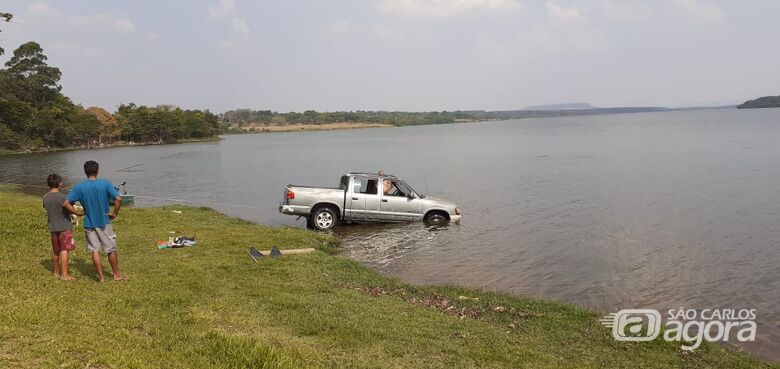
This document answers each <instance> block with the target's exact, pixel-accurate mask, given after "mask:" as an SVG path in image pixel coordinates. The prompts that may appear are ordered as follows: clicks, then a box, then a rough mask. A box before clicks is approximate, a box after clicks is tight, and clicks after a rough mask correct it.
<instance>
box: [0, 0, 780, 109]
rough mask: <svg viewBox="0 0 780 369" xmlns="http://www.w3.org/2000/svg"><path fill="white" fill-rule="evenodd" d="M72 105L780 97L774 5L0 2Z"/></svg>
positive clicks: (336, 105)
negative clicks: (54, 70)
mask: <svg viewBox="0 0 780 369" xmlns="http://www.w3.org/2000/svg"><path fill="white" fill-rule="evenodd" d="M3 11H6V12H11V13H13V14H14V22H13V23H10V24H5V23H0V30H2V33H0V45H2V46H3V47H4V48H5V49H6V55H4V56H0V61H2V62H5V61H6V60H7V59H8V58H9V57H10V54H11V52H12V50H13V49H15V48H16V47H17V46H18V45H20V44H22V43H23V42H26V41H31V40H33V41H37V42H38V43H40V44H41V46H42V47H43V49H44V52H45V54H46V55H48V57H49V63H50V64H51V65H53V66H56V67H59V68H60V69H61V70H62V72H63V77H62V81H61V82H62V86H63V92H64V93H65V94H66V95H68V96H70V97H71V98H72V99H73V101H74V102H76V103H79V104H82V105H84V106H101V107H104V108H106V109H108V110H112V111H113V110H115V109H116V107H117V106H118V105H119V104H122V103H129V102H135V103H137V104H145V105H157V104H173V105H178V106H181V107H183V108H189V109H210V110H211V111H214V112H222V111H225V110H229V109H235V108H251V109H257V110H265V109H269V110H274V111H279V112H288V111H304V110H307V109H315V110H318V111H337V110H403V111H441V110H449V111H451V110H470V109H485V110H509V109H520V108H523V107H525V106H529V105H541V104H556V103H574V102H589V103H591V104H593V105H595V106H669V107H679V106H689V105H717V104H732V103H740V102H743V101H744V100H747V99H750V98H754V97H758V96H763V95H778V94H780V73H778V72H777V66H778V65H780V48H778V47H776V43H777V35H778V34H780V22H778V21H777V15H778V14H780V1H777V0H750V1H744V0H743V1H736V0H579V1H576V0H550V1H537V0H330V1H325V0H279V1H262V0H256V1H249V0H245V1H242V0H203V1H201V0H186V1H185V0H178V1H164V0H155V1H151V0H134V1H117V0H102V1H96V0H91V1H88V0H68V1H64V0H59V1H55V0H49V1H15V0H10V1H8V0H5V1H2V2H0V12H3Z"/></svg>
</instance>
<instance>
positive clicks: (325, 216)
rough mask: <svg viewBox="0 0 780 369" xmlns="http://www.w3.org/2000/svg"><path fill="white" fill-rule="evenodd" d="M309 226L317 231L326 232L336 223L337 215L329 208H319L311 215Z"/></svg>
mask: <svg viewBox="0 0 780 369" xmlns="http://www.w3.org/2000/svg"><path fill="white" fill-rule="evenodd" d="M310 222H311V225H312V226H313V227H314V229H316V230H318V231H327V230H331V229H333V227H335V226H336V223H338V215H336V212H335V211H333V209H331V208H329V207H321V208H317V209H315V210H314V212H312V213H311V218H310Z"/></svg>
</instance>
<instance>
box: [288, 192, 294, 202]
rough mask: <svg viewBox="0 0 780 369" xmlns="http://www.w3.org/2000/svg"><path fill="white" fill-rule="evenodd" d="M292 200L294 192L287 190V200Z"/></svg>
mask: <svg viewBox="0 0 780 369" xmlns="http://www.w3.org/2000/svg"><path fill="white" fill-rule="evenodd" d="M293 199H295V192H292V191H290V190H287V200H293Z"/></svg>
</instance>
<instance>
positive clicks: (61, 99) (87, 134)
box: [0, 42, 220, 150]
mask: <svg viewBox="0 0 780 369" xmlns="http://www.w3.org/2000/svg"><path fill="white" fill-rule="evenodd" d="M46 60H47V57H46V55H44V53H43V49H42V48H41V46H40V45H39V44H38V43H36V42H27V43H25V44H23V45H21V46H19V48H17V49H16V50H15V51H14V53H13V56H12V57H11V58H10V60H8V62H6V63H5V68H2V69H0V149H6V150H35V149H39V148H64V147H90V146H98V145H102V144H116V143H122V142H136V143H148V142H175V141H177V140H181V139H191V138H205V137H211V136H215V135H217V134H218V133H219V128H220V127H219V120H218V117H217V116H216V115H214V114H211V113H210V112H208V111H198V110H182V109H179V108H174V107H169V106H160V107H154V108H152V107H146V106H136V105H135V104H132V103H131V104H127V105H122V106H120V107H119V109H118V110H117V112H116V113H115V114H112V113H110V112H108V111H106V110H105V109H102V108H99V107H91V108H87V109H85V108H84V107H82V106H81V105H77V104H74V103H73V102H72V101H71V100H70V99H69V98H68V97H67V96H65V95H63V94H62V93H61V90H62V86H61V85H60V84H59V82H60V77H61V76H62V72H61V71H60V69H59V68H56V67H52V66H49V65H48V64H46Z"/></svg>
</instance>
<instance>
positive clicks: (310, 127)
mask: <svg viewBox="0 0 780 369" xmlns="http://www.w3.org/2000/svg"><path fill="white" fill-rule="evenodd" d="M392 127H397V126H394V125H392V124H384V123H324V124H288V125H285V126H279V125H268V126H266V125H260V124H251V125H249V126H246V127H237V128H231V129H230V130H229V131H228V132H227V133H226V134H238V135H242V134H258V133H286V132H312V131H340V130H348V129H366V128H392Z"/></svg>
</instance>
